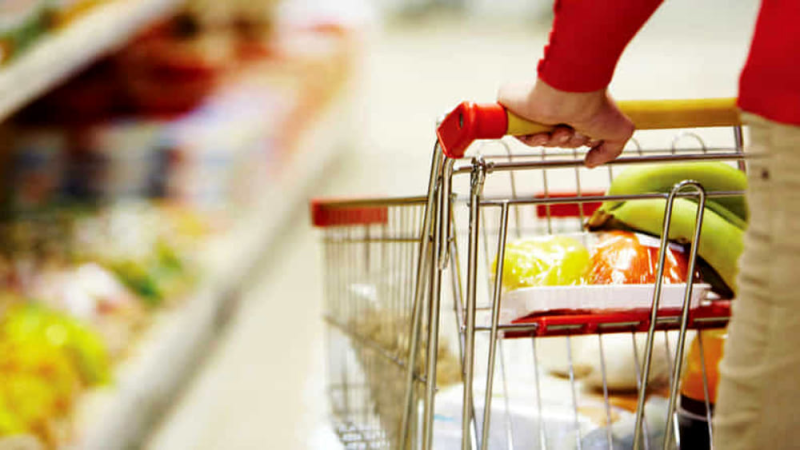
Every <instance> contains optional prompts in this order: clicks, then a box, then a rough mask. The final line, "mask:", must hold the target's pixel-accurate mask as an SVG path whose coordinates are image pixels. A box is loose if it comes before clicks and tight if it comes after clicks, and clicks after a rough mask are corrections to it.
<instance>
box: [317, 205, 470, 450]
mask: <svg viewBox="0 0 800 450" xmlns="http://www.w3.org/2000/svg"><path fill="white" fill-rule="evenodd" d="M424 208H425V199H424V198H405V199H391V200H383V201H381V200H374V201H365V202H350V203H348V202H329V203H325V204H320V205H317V206H316V209H315V211H314V215H315V223H316V224H317V225H318V226H320V227H323V230H324V231H323V238H322V240H323V248H324V261H325V283H326V308H325V309H326V321H327V323H328V324H329V331H328V345H329V352H328V354H329V367H328V370H329V377H328V379H329V393H330V401H331V406H332V412H333V414H334V418H335V421H336V431H337V432H338V433H339V435H340V437H341V439H342V442H343V443H344V444H345V446H346V447H347V448H354V449H360V448H365V449H373V448H397V446H398V445H399V444H398V442H399V432H400V427H401V425H402V421H403V417H402V415H403V411H404V410H403V408H402V407H401V405H402V404H404V402H405V396H406V395H407V391H408V386H407V384H406V378H407V376H408V354H409V349H410V348H411V347H410V346H411V331H412V311H413V304H412V303H413V301H414V293H415V286H416V284H417V276H418V274H417V269H418V267H419V262H420V258H419V256H420V254H419V251H420V236H421V232H422V221H423V214H424ZM423 320H425V318H424V317H423ZM420 346H422V347H423V348H424V346H425V342H424V339H423V342H422V343H421V344H420ZM439 356H440V361H443V363H444V364H445V371H446V370H449V371H450V373H449V374H448V373H446V372H445V371H442V377H444V378H450V379H454V378H458V377H459V375H458V368H459V364H458V362H457V360H456V358H455V356H454V355H453V354H451V353H448V352H447V351H445V350H443V352H442V354H441V355H439ZM424 363H425V361H424V355H423V356H422V357H420V358H419V359H417V360H416V362H415V365H416V370H415V374H416V375H415V377H416V378H417V381H419V380H420V376H419V375H418V374H419V373H422V368H423V366H424ZM448 364H449V366H448ZM417 384H418V383H417ZM418 394H419V392H418V388H413V389H412V396H413V400H412V402H414V403H416V401H417V400H416V399H417V396H418ZM413 423H414V422H413V421H412V423H411V424H410V426H411V425H413ZM412 433H413V431H412Z"/></svg>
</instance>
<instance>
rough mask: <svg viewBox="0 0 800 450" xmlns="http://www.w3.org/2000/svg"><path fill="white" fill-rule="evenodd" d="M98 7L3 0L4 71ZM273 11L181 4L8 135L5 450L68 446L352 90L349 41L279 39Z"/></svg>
mask: <svg viewBox="0 0 800 450" xmlns="http://www.w3.org/2000/svg"><path fill="white" fill-rule="evenodd" d="M103 1H105V0H102V1H101V0H46V1H39V0H35V1H22V0H18V1H10V2H0V63H2V62H4V61H6V60H8V59H9V58H12V57H14V56H16V55H18V54H19V52H21V51H23V49H24V48H25V47H26V46H27V45H29V44H30V43H31V42H33V41H34V40H35V39H36V37H37V36H39V35H41V34H43V33H47V32H48V31H49V30H52V29H54V28H57V27H62V26H69V23H70V21H72V20H74V18H75V17H78V16H79V15H80V14H82V13H84V12H85V11H87V10H89V9H91V8H92V7H94V6H96V5H98V4H100V3H102V2H103ZM276 3H277V2H276V1H264V2H246V1H238V0H237V1H230V2H228V1H226V2H212V1H192V2H189V3H188V4H187V5H186V7H185V9H184V10H183V11H181V12H180V13H178V14H177V15H176V16H174V17H172V18H170V19H169V20H166V21H163V22H162V23H158V24H155V25H154V26H152V27H151V28H150V29H148V30H146V31H145V32H143V33H141V34H140V35H139V36H138V37H137V38H136V39H135V40H134V41H133V42H130V43H129V44H128V45H127V46H126V47H125V48H123V49H121V50H120V51H119V52H117V53H115V54H112V55H109V56H107V57H106V58H104V59H102V60H101V61H98V62H96V63H95V64H93V65H92V66H91V67H89V68H87V69H86V70H85V71H83V72H82V73H80V74H78V75H77V76H76V77H75V78H73V79H72V80H70V81H68V82H66V83H65V84H63V85H62V86H60V87H59V88H57V89H55V90H54V91H52V92H51V93H49V94H48V95H46V96H45V97H42V98H40V99H38V100H36V101H35V102H34V103H32V104H30V105H28V106H27V107H26V108H25V109H23V110H22V111H20V112H19V113H18V114H17V115H16V116H15V117H13V118H12V119H11V120H10V121H8V122H7V123H3V124H2V125H0V142H3V147H2V149H0V170H2V171H3V173H2V178H1V179H2V180H3V181H2V185H0V193H1V194H2V195H0V311H2V312H0V447H2V446H3V445H4V444H9V445H12V443H20V442H23V444H20V445H28V446H29V447H25V448H55V447H58V446H60V445H62V444H65V443H72V442H73V441H74V439H76V435H77V434H78V433H77V432H76V430H75V429H74V424H73V423H72V413H73V410H74V408H75V404H76V402H80V400H81V398H82V396H83V395H84V394H85V393H86V392H88V391H90V390H92V389H93V388H96V387H99V386H112V387H113V385H114V382H115V368H116V367H117V366H118V365H119V364H120V363H121V362H122V361H124V360H125V359H126V358H127V357H129V355H130V354H131V353H132V352H133V351H135V349H136V346H137V342H138V340H139V339H141V337H142V336H143V333H144V332H145V331H146V330H147V328H148V325H150V324H151V323H152V322H153V321H154V317H155V315H157V314H158V313H159V311H162V310H171V309H175V308H179V307H180V305H181V304H182V302H184V301H191V297H192V295H191V294H192V293H193V292H194V291H196V290H197V288H198V285H199V284H200V281H201V280H202V279H203V276H204V275H203V270H204V268H203V267H201V264H200V262H199V261H200V260H202V258H201V257H200V253H202V252H203V249H204V247H203V244H204V243H206V242H207V241H208V240H209V239H210V238H212V237H214V236H216V235H218V234H220V233H224V232H225V231H227V230H229V229H230V225H231V224H232V223H233V222H234V221H235V220H236V219H237V218H238V217H239V214H238V213H239V212H242V211H244V210H245V209H247V208H248V207H249V206H251V205H252V204H253V203H254V201H256V200H257V199H258V193H259V191H260V190H263V189H262V188H263V187H264V186H266V185H268V184H269V183H271V182H273V181H274V178H275V177H279V176H281V175H282V174H281V171H282V168H283V166H284V164H283V162H284V161H285V160H286V159H287V158H288V157H289V156H291V154H292V152H293V151H294V149H295V146H296V143H297V141H298V139H299V137H300V136H302V134H303V132H304V130H305V129H306V128H307V127H308V126H310V124H311V123H312V121H313V119H314V118H315V114H316V113H317V112H318V111H320V110H321V109H323V108H324V107H325V106H326V105H327V104H328V102H329V101H330V100H331V99H332V98H333V97H334V96H335V95H336V94H337V93H339V92H340V91H341V90H342V88H343V86H344V84H345V81H346V80H347V79H348V77H349V74H350V72H351V69H352V62H353V57H354V56H355V51H354V50H355V47H356V46H355V45H354V43H355V41H356V39H354V36H353V35H352V33H350V32H349V31H348V30H347V29H344V28H340V27H338V26H332V25H330V24H324V25H321V26H319V27H315V28H304V29H286V30H283V29H282V30H281V31H278V28H277V27H276V26H275V17H274V11H275V6H276ZM284 176H285V175H284ZM15 445H16V444H15Z"/></svg>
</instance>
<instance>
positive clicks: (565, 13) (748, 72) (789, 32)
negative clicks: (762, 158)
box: [539, 0, 800, 125]
mask: <svg viewBox="0 0 800 450" xmlns="http://www.w3.org/2000/svg"><path fill="white" fill-rule="evenodd" d="M660 3H661V0H556V2H555V5H554V10H555V20H554V22H553V29H552V31H551V32H550V43H549V44H548V45H547V46H546V47H545V51H544V57H543V58H542V60H541V61H539V77H540V78H541V79H542V80H544V81H545V82H547V83H548V84H549V85H551V86H553V87H555V88H557V89H561V90H563V91H568V92H589V91H595V90H598V89H603V88H605V87H606V86H608V84H609V83H610V82H611V77H612V76H613V74H614V68H615V67H616V65H617V61H618V60H619V57H620V55H622V51H623V50H625V47H626V46H627V45H628V42H630V40H631V39H633V36H634V35H636V33H637V32H638V31H639V29H640V28H641V27H642V25H644V23H645V22H646V21H647V19H648V18H649V17H650V16H651V15H652V14H653V12H654V11H655V10H656V8H658V5H659V4H660ZM798 19H800V1H798V0H762V4H761V11H760V12H759V15H758V22H757V23H756V29H755V34H754V35H753V43H752V46H751V48H750V55H749V56H748V59H747V63H746V64H745V67H744V70H743V71H742V74H741V78H740V80H739V107H740V108H742V109H743V110H744V111H747V112H751V113H754V114H758V115H760V116H763V117H765V118H767V119H770V120H773V121H776V122H782V123H787V124H792V125H800V26H798V25H797V23H796V22H797V21H798Z"/></svg>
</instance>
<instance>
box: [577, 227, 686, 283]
mask: <svg viewBox="0 0 800 450" xmlns="http://www.w3.org/2000/svg"><path fill="white" fill-rule="evenodd" d="M659 243H660V242H659V240H658V239H657V238H653V237H650V236H645V235H642V234H638V233H633V232H630V231H610V232H607V233H604V234H603V235H602V236H601V237H600V240H599V241H598V242H597V243H596V244H595V245H594V247H593V249H592V256H591V260H590V262H589V267H590V272H589V277H588V278H589V283H591V284H646V283H655V281H656V271H657V269H658V267H657V266H658V250H659ZM667 249H668V251H667V256H666V259H665V263H664V282H665V283H685V282H686V273H687V271H688V266H689V264H688V257H687V255H686V253H685V252H684V251H683V248H680V247H677V246H673V245H670V246H668V247H667Z"/></svg>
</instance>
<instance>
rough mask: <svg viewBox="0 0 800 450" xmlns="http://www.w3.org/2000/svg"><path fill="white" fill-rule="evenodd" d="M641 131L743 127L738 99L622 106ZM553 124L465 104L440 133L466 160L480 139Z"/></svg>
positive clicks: (449, 151)
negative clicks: (471, 146)
mask: <svg viewBox="0 0 800 450" xmlns="http://www.w3.org/2000/svg"><path fill="white" fill-rule="evenodd" d="M618 105H619V108H620V109H621V110H622V111H623V112H624V113H625V114H626V115H627V116H628V117H630V118H631V120H633V123H634V125H635V126H636V128H637V129H640V130H656V129H666V128H700V127H727V126H734V125H741V121H740V119H739V110H738V109H737V108H736V99H733V98H711V99H697V100H635V101H623V102H619V103H618ZM552 129H553V125H543V124H540V123H534V122H531V121H529V120H526V119H523V118H521V117H519V116H517V115H516V114H514V113H512V112H510V111H508V110H506V109H505V108H504V107H503V106H501V105H499V104H497V103H492V104H476V103H471V102H463V103H461V104H460V105H458V106H456V108H455V109H454V110H453V111H451V112H450V113H449V114H448V115H447V117H445V119H444V121H442V123H441V124H440V125H439V128H438V129H437V131H436V134H437V135H438V137H439V143H440V145H441V146H442V151H443V152H444V154H445V155H446V156H447V157H448V158H454V159H460V158H463V157H464V153H465V152H466V150H467V147H469V146H470V144H472V142H474V141H475V140H477V139H500V138H501V137H503V136H505V135H512V136H525V135H529V134H536V133H542V132H548V131H551V130H552Z"/></svg>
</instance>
